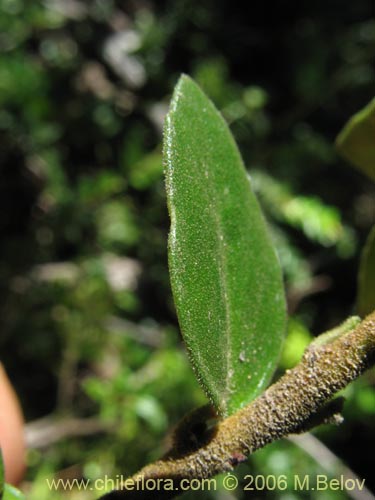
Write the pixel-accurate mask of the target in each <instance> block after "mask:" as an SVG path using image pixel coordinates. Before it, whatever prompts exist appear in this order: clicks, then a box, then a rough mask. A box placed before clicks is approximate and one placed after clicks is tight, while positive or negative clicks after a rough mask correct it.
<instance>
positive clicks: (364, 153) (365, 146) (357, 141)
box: [336, 99, 375, 180]
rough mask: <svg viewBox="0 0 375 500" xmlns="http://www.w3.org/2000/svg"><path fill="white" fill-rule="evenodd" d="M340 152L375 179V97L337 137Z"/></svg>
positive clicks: (353, 117)
mask: <svg viewBox="0 0 375 500" xmlns="http://www.w3.org/2000/svg"><path fill="white" fill-rule="evenodd" d="M336 147H337V150H338V151H339V153H340V154H341V155H342V156H343V157H344V158H345V159H346V160H348V161H349V162H351V163H352V164H353V165H355V166H356V167H358V168H359V169H360V170H362V172H363V173H364V174H366V175H368V176H369V177H370V178H371V179H372V180H375V99H373V100H372V101H371V102H370V103H369V104H368V105H367V106H366V107H364V108H363V109H362V110H361V111H359V112H358V113H356V114H355V115H354V116H352V118H351V119H350V120H349V121H348V123H347V124H346V125H345V127H344V128H343V130H342V131H341V132H340V134H339V135H338V137H337V139H336Z"/></svg>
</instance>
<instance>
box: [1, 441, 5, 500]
mask: <svg viewBox="0 0 375 500" xmlns="http://www.w3.org/2000/svg"><path fill="white" fill-rule="evenodd" d="M4 481H5V480H4V461H3V454H2V451H1V448H0V500H2V499H3V495H4Z"/></svg>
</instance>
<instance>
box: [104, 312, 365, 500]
mask: <svg viewBox="0 0 375 500" xmlns="http://www.w3.org/2000/svg"><path fill="white" fill-rule="evenodd" d="M322 339H323V341H322V342H316V341H315V342H314V343H313V344H312V345H310V346H309V347H308V348H307V350H306V351H305V353H304V355H303V357H302V360H301V362H300V363H299V364H298V365H297V366H296V367H295V368H294V369H293V370H287V372H286V373H285V375H284V376H283V377H281V378H280V379H279V380H278V381H277V382H276V383H275V384H273V385H272V386H271V387H269V389H268V390H267V391H266V392H264V393H263V394H262V395H261V396H260V397H258V398H257V399H256V400H254V401H253V402H252V403H250V404H249V405H248V406H246V407H244V408H243V409H241V410H239V411H238V412H237V413H235V414H234V415H231V416H230V417H228V418H226V419H225V420H222V421H220V422H219V423H217V425H216V426H214V427H213V428H211V429H208V430H207V431H206V433H205V434H204V433H203V434H202V429H200V434H199V445H198V446H197V445H195V446H194V440H191V438H190V437H191V428H189V429H186V432H185V433H184V428H183V426H184V425H185V426H186V419H184V420H183V421H182V424H181V426H182V427H181V426H180V428H179V429H178V432H177V433H176V435H178V436H179V439H180V440H181V441H183V436H184V435H187V434H188V435H189V436H190V437H189V439H188V440H187V442H186V443H184V442H180V443H178V446H174V449H172V450H171V451H170V452H169V453H168V454H167V455H166V456H165V457H163V458H162V459H161V460H158V461H156V462H154V463H152V464H150V465H147V466H146V467H144V468H143V469H141V470H140V471H139V472H138V473H137V474H135V475H134V476H132V478H130V479H129V480H128V482H126V481H125V482H124V485H123V486H124V489H122V490H121V491H113V492H111V493H109V494H107V495H105V496H104V497H102V498H103V500H104V499H105V500H115V499H133V498H137V499H142V498H150V491H146V490H143V491H142V490H141V489H140V488H139V486H140V485H141V484H145V481H147V480H148V479H151V480H152V479H153V480H158V491H155V490H154V491H152V493H151V494H152V498H153V499H154V500H157V499H165V498H173V497H175V496H177V495H178V494H179V493H182V488H179V486H180V485H182V483H181V481H184V480H186V479H193V478H199V479H202V478H209V477H212V476H214V475H216V474H218V473H220V472H224V471H230V470H232V469H233V468H234V466H235V465H237V464H238V463H239V462H240V461H241V460H243V459H245V457H246V456H247V455H249V454H251V453H253V452H254V451H256V450H258V449H259V448H262V447H263V446H265V445H266V444H268V443H271V442H272V441H275V440H277V439H279V438H281V437H284V436H287V435H288V434H292V433H298V432H301V431H304V430H306V423H308V422H309V421H311V420H312V419H313V420H314V419H316V416H317V415H319V414H320V412H321V411H322V409H323V410H325V408H327V403H329V401H330V400H331V398H332V397H333V396H334V394H335V393H336V392H337V391H339V390H341V389H343V388H344V387H345V386H346V385H347V384H348V383H349V382H351V381H352V380H354V379H356V378H357V377H358V376H359V375H361V374H362V373H363V372H364V371H365V370H366V369H367V368H369V367H370V366H371V365H373V364H374V363H375V312H374V313H372V314H371V315H369V316H368V317H367V318H366V319H365V320H363V321H362V322H361V323H360V324H359V325H358V326H357V327H356V328H355V329H354V330H351V331H350V332H348V333H345V334H343V335H341V336H339V337H337V338H334V339H332V338H331V337H330V338H327V337H324V338H323V337H322ZM323 413H324V414H325V418H326V417H327V412H326V411H323ZM195 424H196V422H195ZM166 480H168V481H166ZM171 482H173V490H172V491H171V488H170V486H171ZM184 485H185V482H184ZM127 486H129V487H128V489H126V488H127ZM185 486H186V485H185ZM178 490H179V491H178Z"/></svg>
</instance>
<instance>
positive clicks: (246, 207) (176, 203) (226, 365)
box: [164, 75, 286, 416]
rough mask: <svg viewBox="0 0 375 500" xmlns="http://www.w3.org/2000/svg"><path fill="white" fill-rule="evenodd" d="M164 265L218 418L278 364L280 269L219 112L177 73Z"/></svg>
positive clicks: (168, 127)
mask: <svg viewBox="0 0 375 500" xmlns="http://www.w3.org/2000/svg"><path fill="white" fill-rule="evenodd" d="M164 165H165V174H166V188H167V198H168V208H169V214H170V218H171V229H170V234H169V268H170V279H171V284H172V291H173V296H174V301H175V305H176V310H177V315H178V319H179V324H180V328H181V331H182V334H183V337H184V340H185V344H186V346H187V349H188V353H189V356H190V359H191V362H192V365H193V368H194V370H195V373H196V375H197V378H198V380H199V381H200V383H201V385H202V386H203V388H204V390H205V391H206V393H207V395H208V396H209V398H210V399H211V401H212V403H213V404H214V405H215V407H216V408H217V409H218V411H219V412H220V413H221V414H223V415H225V416H226V415H228V414H231V413H233V412H235V411H236V410H238V409H239V408H241V407H242V406H244V405H245V404H246V403H248V402H249V401H250V400H252V399H253V398H254V397H255V396H256V395H257V394H258V393H259V392H260V391H261V390H262V389H264V387H265V386H266V385H267V383H268V382H269V379H270V377H271V376H272V373H273V371H274V369H275V367H276V364H277V361H278V357H279V352H280V348H281V344H282V340H283V333H284V328H285V315H286V314H285V299H284V292H283V285H282V277H281V271H280V265H279V262H278V259H277V257H276V254H275V251H274V248H273V246H272V243H271V240H270V237H269V235H268V232H267V229H266V225H265V221H264V219H263V216H262V213H261V211H260V208H259V205H258V202H257V200H256V198H255V195H254V194H253V192H252V190H251V187H250V183H249V180H248V178H247V175H246V171H245V168H244V166H243V163H242V160H241V157H240V154H239V151H238V149H237V147H236V145H235V142H234V140H233V138H232V135H231V133H230V131H229V129H228V127H227V125H226V123H225V122H224V120H223V118H222V117H221V115H220V114H219V113H218V111H217V110H216V109H215V107H214V105H213V104H212V103H211V101H210V100H209V99H208V98H207V97H206V96H205V95H204V93H203V92H202V91H201V90H200V88H199V87H198V86H197V85H196V84H195V83H194V82H193V81H192V80H191V79H190V78H189V77H187V76H185V75H183V76H182V77H181V78H180V80H179V82H178V84H177V86H176V88H175V92H174V96H173V99H172V103H171V107H170V111H169V113H168V115H167V118H166V123H165V132H164Z"/></svg>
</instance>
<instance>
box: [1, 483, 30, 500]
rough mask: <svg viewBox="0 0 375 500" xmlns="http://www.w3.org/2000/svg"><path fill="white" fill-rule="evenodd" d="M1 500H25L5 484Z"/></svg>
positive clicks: (20, 494)
mask: <svg viewBox="0 0 375 500" xmlns="http://www.w3.org/2000/svg"><path fill="white" fill-rule="evenodd" d="M2 500H25V496H24V494H23V493H21V492H20V491H19V490H17V488H15V487H14V486H12V485H10V484H6V485H5V489H4V496H3V498H2Z"/></svg>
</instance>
